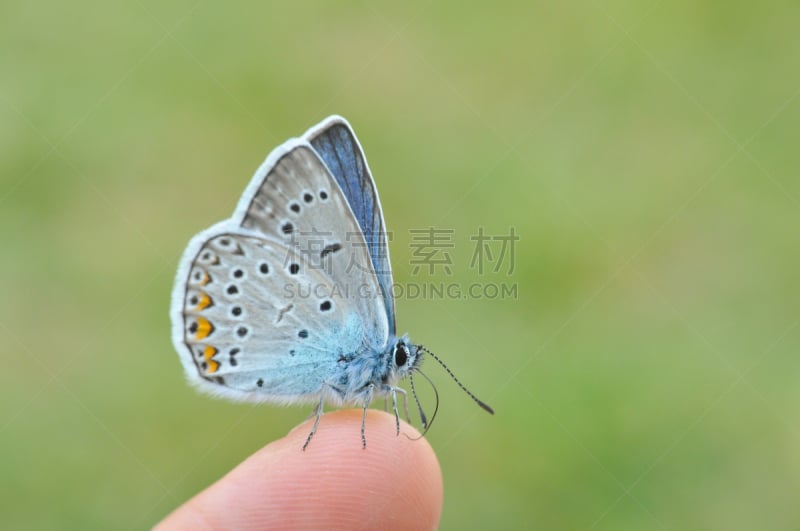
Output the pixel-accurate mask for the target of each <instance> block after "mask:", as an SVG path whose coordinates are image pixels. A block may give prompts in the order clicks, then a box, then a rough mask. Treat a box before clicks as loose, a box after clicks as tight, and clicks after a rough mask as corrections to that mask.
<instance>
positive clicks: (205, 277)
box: [200, 273, 211, 286]
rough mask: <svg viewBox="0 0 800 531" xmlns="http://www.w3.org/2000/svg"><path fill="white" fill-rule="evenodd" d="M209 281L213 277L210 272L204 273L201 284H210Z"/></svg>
mask: <svg viewBox="0 0 800 531" xmlns="http://www.w3.org/2000/svg"><path fill="white" fill-rule="evenodd" d="M209 282H211V277H210V276H208V273H203V280H201V281H200V284H201V285H202V286H205V285H206V284H208V283H209Z"/></svg>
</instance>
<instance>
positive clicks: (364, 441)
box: [361, 384, 375, 450]
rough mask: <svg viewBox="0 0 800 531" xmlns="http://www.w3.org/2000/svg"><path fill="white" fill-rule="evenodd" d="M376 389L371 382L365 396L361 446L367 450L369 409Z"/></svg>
mask: <svg viewBox="0 0 800 531" xmlns="http://www.w3.org/2000/svg"><path fill="white" fill-rule="evenodd" d="M374 391H375V384H369V385H368V386H367V390H366V393H365V397H364V415H363V416H362V417H361V447H362V448H364V449H365V450H366V448H367V436H366V434H365V431H366V425H367V409H368V408H369V404H370V403H371V402H372V393H373V392H374Z"/></svg>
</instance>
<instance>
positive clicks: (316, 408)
mask: <svg viewBox="0 0 800 531" xmlns="http://www.w3.org/2000/svg"><path fill="white" fill-rule="evenodd" d="M322 404H323V398H322V397H320V398H319V404H317V405H316V406H314V410H313V411H312V412H311V415H316V416H317V418H316V420H314V426H312V427H311V433H309V434H308V438H306V443H305V444H304V445H303V451H304V452H305V451H306V448H307V447H308V443H310V442H311V438H312V437H314V434H315V433H317V426H319V419H320V417H322ZM361 430H362V432H363V430H364V428H363V427H362V428H361ZM362 437H363V433H362Z"/></svg>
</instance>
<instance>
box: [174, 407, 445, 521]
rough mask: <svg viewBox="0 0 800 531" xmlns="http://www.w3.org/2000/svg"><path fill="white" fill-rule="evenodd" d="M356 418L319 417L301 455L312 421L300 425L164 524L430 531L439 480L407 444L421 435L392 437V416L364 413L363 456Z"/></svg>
mask: <svg viewBox="0 0 800 531" xmlns="http://www.w3.org/2000/svg"><path fill="white" fill-rule="evenodd" d="M361 415H362V412H361V411H360V410H352V409H351V410H340V411H336V412H333V413H329V414H326V415H324V416H323V417H322V418H321V420H320V425H319V428H318V430H317V432H316V434H315V435H314V438H313V439H312V441H311V443H310V444H309V445H308V447H307V449H306V450H305V451H303V450H302V447H303V444H304V443H305V441H306V438H307V437H308V433H309V432H310V430H311V427H312V425H313V419H310V420H308V421H306V422H304V423H303V424H301V425H300V426H298V427H297V428H295V429H293V430H292V431H291V432H290V433H289V434H288V435H287V436H286V437H284V438H283V439H280V440H277V441H275V442H273V443H271V444H269V445H267V446H265V447H264V448H262V449H261V450H259V451H258V452H256V453H255V454H253V455H252V456H251V457H249V458H248V459H247V460H245V461H244V462H243V463H242V464H240V465H239V466H238V467H236V468H235V469H234V470H232V471H231V472H230V473H229V474H228V475H227V476H225V477H224V478H223V479H221V480H220V481H218V482H217V483H215V484H214V485H212V486H211V487H209V488H208V489H206V490H205V491H203V492H202V493H200V494H198V495H197V496H196V497H195V498H193V499H192V500H190V502H188V503H187V504H186V505H184V506H183V507H181V508H180V509H178V510H177V511H176V512H175V513H173V515H171V516H170V518H168V520H166V521H165V522H164V523H169V520H170V519H172V518H173V517H175V516H176V515H179V513H181V512H182V511H183V510H184V509H186V510H189V511H191V512H194V513H195V514H193V515H188V514H184V515H182V516H183V517H184V518H188V517H192V518H193V519H194V522H197V519H198V518H201V519H202V521H204V522H208V523H209V524H210V525H211V526H212V527H236V528H245V529H256V528H269V527H276V526H279V527H284V528H304V529H315V528H325V529H352V528H354V527H358V528H372V527H380V528H397V529H434V528H436V526H437V525H438V522H439V518H440V516H441V507H442V499H443V491H442V475H441V469H440V467H439V462H438V460H437V459H436V455H435V453H434V452H433V449H432V448H431V446H430V444H428V442H427V440H425V439H424V438H421V439H419V440H411V439H414V438H417V437H419V432H418V431H417V430H416V429H414V428H413V427H412V426H410V425H409V424H406V423H405V422H401V424H400V432H401V433H400V435H399V436H397V432H396V424H395V417H394V416H392V415H389V414H387V413H384V412H381V411H376V410H368V412H367V422H366V438H367V447H366V448H365V449H364V448H362V444H361V418H362V417H361ZM404 434H407V435H408V437H406V436H404ZM179 516H180V515H179ZM184 521H189V520H184ZM193 526H194V527H196V523H195V524H194V525H193Z"/></svg>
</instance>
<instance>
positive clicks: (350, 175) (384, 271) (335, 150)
mask: <svg viewBox="0 0 800 531" xmlns="http://www.w3.org/2000/svg"><path fill="white" fill-rule="evenodd" d="M306 137H307V139H308V141H309V142H310V143H311V145H312V146H313V148H314V149H315V150H316V151H317V153H319V155H320V157H322V160H323V161H325V164H326V165H327V166H328V169H329V170H330V171H331V173H332V174H333V176H334V177H335V178H336V182H337V183H338V184H339V186H340V187H341V189H342V191H343V192H344V195H345V197H346V198H347V202H348V203H349V204H350V208H351V209H352V211H353V214H355V216H356V219H357V220H358V224H359V226H360V227H361V231H362V232H363V233H364V240H365V241H366V243H367V247H368V248H369V255H370V257H371V258H372V266H373V268H374V269H375V273H376V274H377V276H378V282H379V284H380V287H381V291H383V298H384V301H385V303H386V315H387V317H388V320H389V334H390V336H394V334H395V317H394V296H393V294H392V267H391V264H390V262H389V246H388V244H387V241H386V240H387V235H386V227H385V224H384V221H383V212H382V211H381V204H380V199H378V191H377V190H376V188H375V182H374V181H373V180H372V175H371V174H370V171H369V167H368V166H367V161H366V158H365V157H364V153H363V151H362V150H361V145H360V144H359V143H358V140H357V139H356V136H355V133H354V132H353V130H352V128H351V127H350V124H348V123H347V121H346V120H345V119H344V118H341V117H338V116H337V117H332V118H331V119H329V120H327V121H325V122H323V123H322V124H320V125H319V126H317V127H315V128H313V129H311V130H310V131H309V132H308V133H306Z"/></svg>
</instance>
